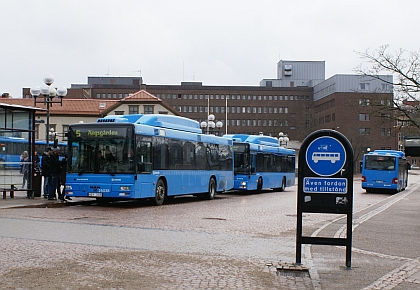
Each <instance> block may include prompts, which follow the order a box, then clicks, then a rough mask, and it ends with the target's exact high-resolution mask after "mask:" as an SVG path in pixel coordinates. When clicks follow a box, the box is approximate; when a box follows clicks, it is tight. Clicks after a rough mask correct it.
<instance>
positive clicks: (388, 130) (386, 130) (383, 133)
mask: <svg viewBox="0 0 420 290" xmlns="http://www.w3.org/2000/svg"><path fill="white" fill-rule="evenodd" d="M381 136H391V128H381ZM398 137H400V136H398Z"/></svg>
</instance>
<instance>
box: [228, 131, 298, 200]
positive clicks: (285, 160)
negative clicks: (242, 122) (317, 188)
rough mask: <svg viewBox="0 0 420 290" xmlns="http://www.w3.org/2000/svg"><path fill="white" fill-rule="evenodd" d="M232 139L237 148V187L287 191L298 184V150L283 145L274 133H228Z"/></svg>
mask: <svg viewBox="0 0 420 290" xmlns="http://www.w3.org/2000/svg"><path fill="white" fill-rule="evenodd" d="M223 137H225V138H229V139H232V140H233V141H234V142H233V148H234V149H233V151H234V174H235V181H234V186H233V189H238V190H250V191H257V192H259V191H261V190H262V189H263V188H266V189H274V190H278V191H284V190H285V188H286V187H288V186H292V185H294V184H295V171H296V164H295V158H296V153H295V150H292V149H287V148H284V147H281V146H280V145H279V143H278V140H277V139H276V138H274V137H270V136H263V135H247V134H234V135H225V136H223Z"/></svg>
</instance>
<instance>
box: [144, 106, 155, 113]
mask: <svg viewBox="0 0 420 290" xmlns="http://www.w3.org/2000/svg"><path fill="white" fill-rule="evenodd" d="M144 113H145V114H153V106H144Z"/></svg>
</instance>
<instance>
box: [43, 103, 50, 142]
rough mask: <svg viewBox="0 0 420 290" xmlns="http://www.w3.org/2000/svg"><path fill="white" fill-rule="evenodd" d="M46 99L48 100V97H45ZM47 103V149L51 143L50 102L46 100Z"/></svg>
mask: <svg viewBox="0 0 420 290" xmlns="http://www.w3.org/2000/svg"><path fill="white" fill-rule="evenodd" d="M44 98H48V97H46V96H44ZM46 101H47V122H46V124H45V130H46V132H45V137H46V140H47V147H49V143H50V135H49V134H50V103H49V102H48V100H46Z"/></svg>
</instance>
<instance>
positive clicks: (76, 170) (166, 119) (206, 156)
mask: <svg viewBox="0 0 420 290" xmlns="http://www.w3.org/2000/svg"><path fill="white" fill-rule="evenodd" d="M232 145H233V142H232V140H228V139H226V138H222V137H217V136H214V135H205V134H202V131H201V129H200V126H199V123H198V122H197V121H194V120H190V119H187V118H184V117H178V116H169V115H159V114H145V115H143V114H133V115H113V116H106V117H104V118H100V119H98V120H97V121H96V123H85V124H83V123H82V124H80V123H79V124H73V125H70V126H69V132H68V146H69V148H68V155H69V156H68V168H67V169H68V171H67V176H66V194H67V196H70V197H92V198H96V199H98V200H100V201H104V200H130V199H143V198H144V199H149V200H150V201H151V202H152V203H153V204H154V205H161V204H163V203H164V201H165V200H166V199H167V198H171V197H175V196H180V195H196V196H197V197H199V198H205V199H214V197H215V194H216V193H217V192H222V191H225V190H229V189H231V188H232V187H233V158H232Z"/></svg>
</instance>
